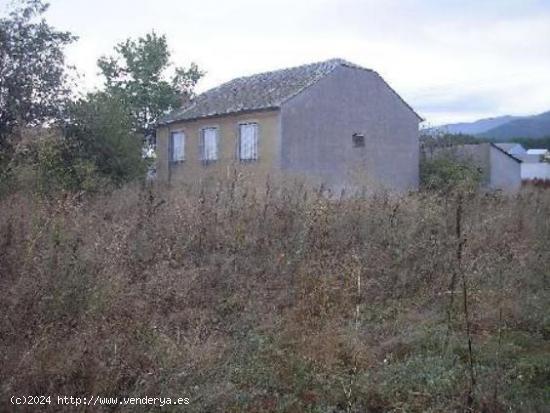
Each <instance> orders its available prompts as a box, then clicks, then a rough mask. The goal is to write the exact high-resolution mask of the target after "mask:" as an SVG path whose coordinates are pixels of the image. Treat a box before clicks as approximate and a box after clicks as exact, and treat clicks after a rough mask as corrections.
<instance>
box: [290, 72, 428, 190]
mask: <svg viewBox="0 0 550 413" xmlns="http://www.w3.org/2000/svg"><path fill="white" fill-rule="evenodd" d="M418 123H419V119H418V117H417V116H416V115H415V114H414V113H413V112H412V110H411V109H409V108H408V107H407V106H406V104H405V103H404V102H403V101H401V99H400V98H399V97H398V96H397V95H396V94H395V93H394V92H393V91H392V90H391V89H390V88H389V86H388V85H387V84H386V83H385V82H384V81H383V80H382V79H381V78H380V76H379V75H377V74H376V73H375V72H372V71H367V70H360V69H353V68H348V67H339V68H336V69H335V70H334V71H333V72H332V73H331V74H329V75H328V76H326V77H325V78H323V79H321V80H320V81H318V82H317V83H316V84H315V85H313V86H311V87H309V88H308V89H306V90H305V91H303V92H302V93H300V94H298V95H296V96H295V97H293V98H291V99H290V100H289V101H287V102H286V103H284V104H283V106H282V109H281V125H282V130H281V132H282V141H281V144H282V153H281V165H282V168H283V169H284V170H285V171H289V172H291V173H297V174H306V175H309V176H313V177H317V178H318V179H319V180H321V181H323V182H325V183H327V184H328V185H330V186H332V187H333V188H334V189H335V190H339V189H341V187H343V186H351V187H361V186H363V185H365V186H367V187H369V186H370V187H372V186H380V185H381V186H384V187H387V188H389V189H393V190H399V191H403V190H408V189H416V188H418V181H419V132H418ZM354 133H359V134H362V135H364V137H365V146H364V147H354V145H353V142H352V136H353V134H354Z"/></svg>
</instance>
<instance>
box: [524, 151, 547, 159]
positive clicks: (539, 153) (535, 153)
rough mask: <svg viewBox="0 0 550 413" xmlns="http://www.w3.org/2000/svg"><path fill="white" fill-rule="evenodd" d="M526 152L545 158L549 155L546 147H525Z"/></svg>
mask: <svg viewBox="0 0 550 413" xmlns="http://www.w3.org/2000/svg"><path fill="white" fill-rule="evenodd" d="M527 154H528V155H537V156H541V157H543V158H546V157H548V156H549V155H550V151H548V149H527Z"/></svg>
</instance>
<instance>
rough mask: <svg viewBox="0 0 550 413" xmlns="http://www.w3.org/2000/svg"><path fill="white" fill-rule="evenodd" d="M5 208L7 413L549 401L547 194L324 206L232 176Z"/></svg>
mask: <svg viewBox="0 0 550 413" xmlns="http://www.w3.org/2000/svg"><path fill="white" fill-rule="evenodd" d="M0 202H1V204H0V251H1V256H0V274H1V275H0V291H1V292H2V295H1V299H0V355H1V356H0V357H1V358H0V386H1V387H0V411H25V408H19V410H16V409H15V408H14V406H12V405H11V404H10V403H9V397H10V396H11V395H68V396H71V395H72V396H89V395H99V396H102V397H107V396H119V397H121V396H133V397H143V396H150V397H154V396H162V397H172V398H177V397H189V398H190V404H189V405H188V406H185V407H181V406H179V407H165V408H164V410H159V408H158V407H149V408H146V407H141V408H138V407H136V406H134V407H128V406H126V407H122V406H103V407H95V408H91V407H90V408H83V407H82V406H81V407H79V408H76V407H74V406H73V407H66V408H65V410H66V411H90V412H93V411H106V412H107V411H189V412H327V413H328V412H453V411H457V412H458V411H460V412H462V411H485V412H544V411H548V409H549V407H548V406H550V311H549V310H550V291H549V283H548V276H549V273H550V191H548V190H534V189H532V190H526V191H524V192H523V193H521V194H520V195H519V196H514V197H505V196H498V195H480V194H478V195H470V194H461V195H460V194H451V195H448V196H446V197H443V196H439V195H435V194H428V193H419V194H413V195H408V196H403V197H392V196H389V195H384V194H380V195H377V196H370V197H369V198H367V199H342V200H334V199H332V200H329V199H327V198H326V197H324V196H322V195H320V194H319V193H317V192H315V191H307V190H306V189H305V188H303V187H300V186H299V185H297V184H296V185H285V186H284V187H283V186H276V185H275V184H266V185H265V186H263V187H261V188H259V189H256V190H254V189H252V188H250V187H248V186H247V185H246V184H244V183H241V182H239V180H238V179H236V180H234V181H233V182H226V183H220V184H219V185H218V186H215V187H214V186H213V187H211V188H209V189H204V190H200V189H197V188H176V189H173V190H171V191H160V190H156V189H155V190H143V189H135V188H127V189H123V190H119V191H117V192H115V193H113V194H110V195H98V196H95V197H93V198H90V199H87V198H86V197H83V198H81V199H78V198H76V197H71V196H66V197H59V198H56V199H49V200H46V199H42V198H38V197H33V196H31V195H29V194H24V193H19V194H13V195H11V196H9V197H8V198H6V199H4V200H2V201H0ZM469 343H471V345H469ZM27 407H28V408H27V410H28V411H36V410H34V409H31V408H30V407H29V406H27ZM59 409H60V407H59V406H57V405H55V404H53V405H51V406H50V407H49V409H48V408H47V407H44V406H43V407H42V408H41V410H45V411H58V410H59Z"/></svg>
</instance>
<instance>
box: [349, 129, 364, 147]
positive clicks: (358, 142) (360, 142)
mask: <svg viewBox="0 0 550 413" xmlns="http://www.w3.org/2000/svg"><path fill="white" fill-rule="evenodd" d="M351 139H352V141H353V147H354V148H362V147H364V146H365V135H363V134H361V133H354V134H353V135H351Z"/></svg>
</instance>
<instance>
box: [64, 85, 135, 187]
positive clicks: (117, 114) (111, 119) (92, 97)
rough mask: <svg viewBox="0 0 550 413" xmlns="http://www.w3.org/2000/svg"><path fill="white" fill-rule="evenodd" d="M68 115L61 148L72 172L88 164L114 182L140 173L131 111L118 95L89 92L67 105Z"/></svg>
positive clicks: (118, 182)
mask: <svg viewBox="0 0 550 413" xmlns="http://www.w3.org/2000/svg"><path fill="white" fill-rule="evenodd" d="M69 117H70V121H69V123H68V125H67V128H66V131H65V135H66V146H65V148H66V150H67V152H68V156H67V157H68V158H72V159H71V163H72V166H73V168H76V170H75V171H74V172H75V173H77V172H78V171H79V170H82V167H83V168H84V170H86V168H87V167H88V166H90V165H92V166H93V170H94V171H95V172H96V173H97V174H98V175H99V176H100V177H102V178H104V179H107V180H109V181H110V182H112V183H113V184H115V185H121V184H123V183H125V182H128V181H131V180H134V179H137V178H140V177H143V176H144V174H145V171H146V163H145V161H144V160H143V158H142V153H141V141H140V139H137V138H136V135H135V133H133V132H132V118H131V115H130V114H129V113H128V110H127V108H126V106H125V105H124V103H123V102H122V101H121V100H120V99H118V98H117V97H113V96H109V95H107V94H105V93H95V94H89V95H88V96H87V97H86V99H82V100H80V101H78V102H76V103H75V104H73V105H71V107H70V109H69Z"/></svg>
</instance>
